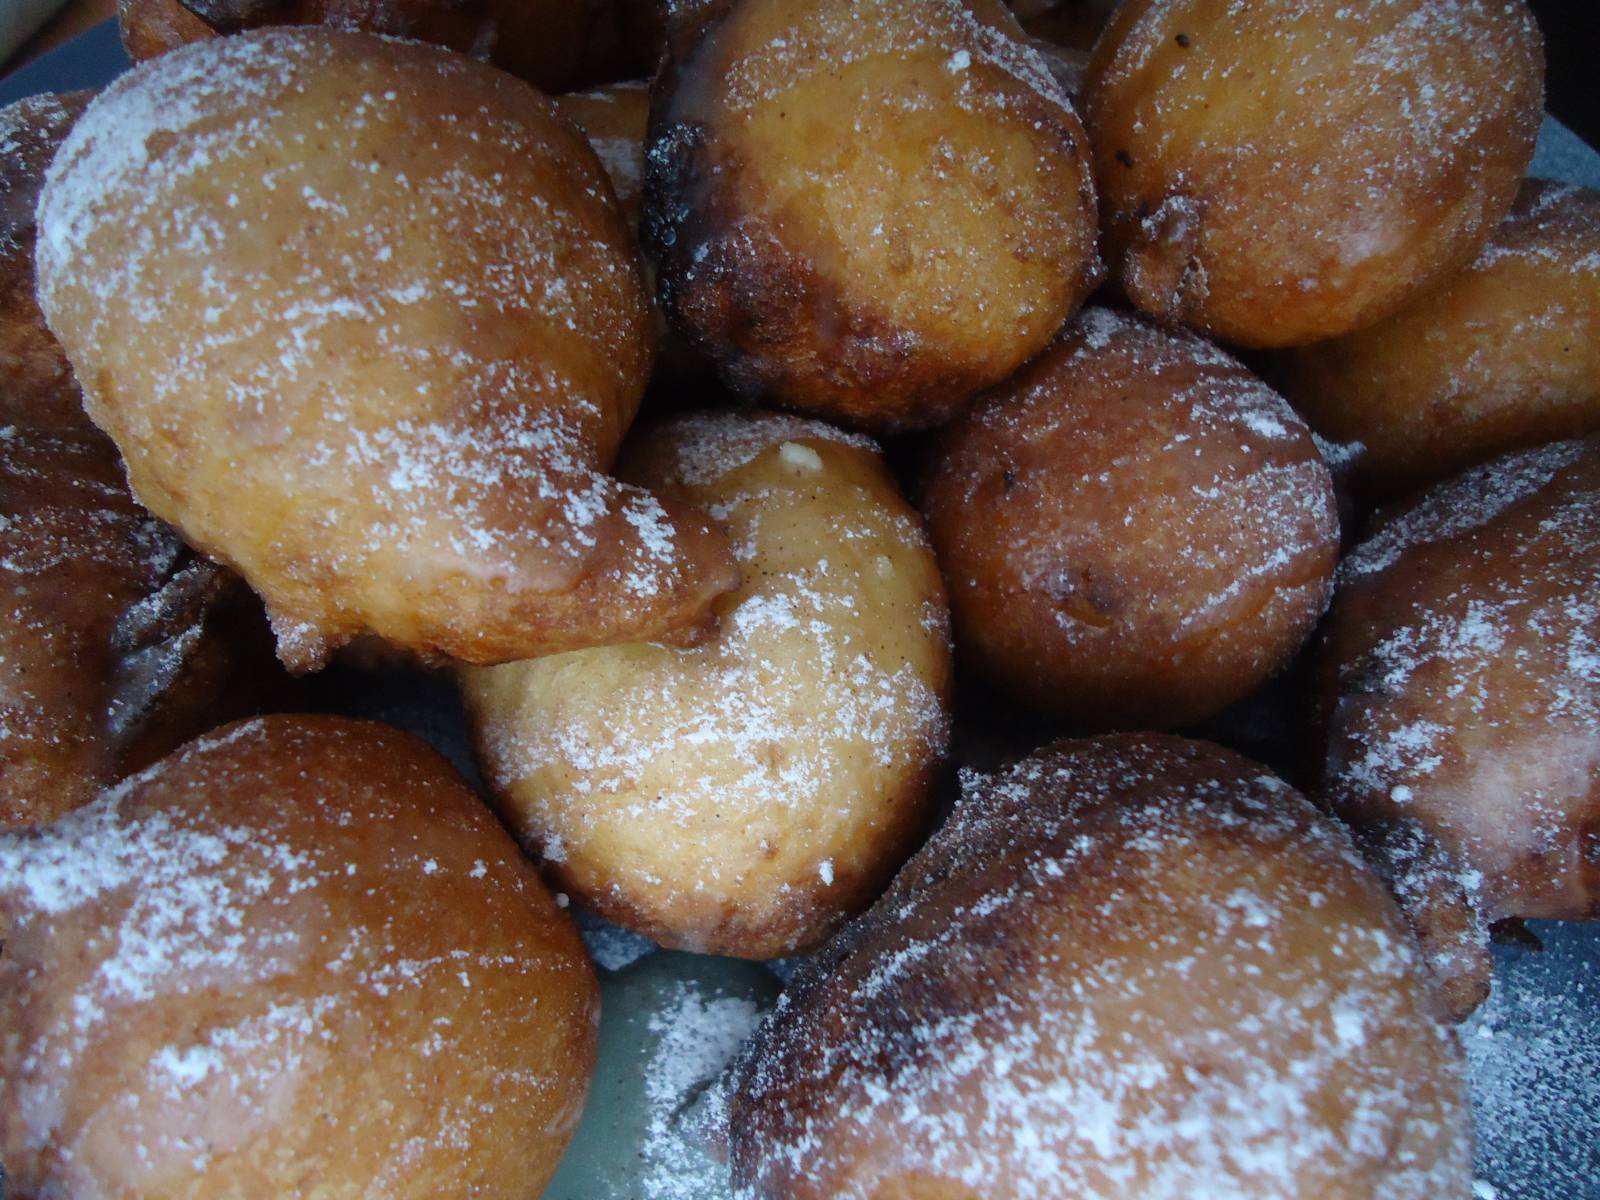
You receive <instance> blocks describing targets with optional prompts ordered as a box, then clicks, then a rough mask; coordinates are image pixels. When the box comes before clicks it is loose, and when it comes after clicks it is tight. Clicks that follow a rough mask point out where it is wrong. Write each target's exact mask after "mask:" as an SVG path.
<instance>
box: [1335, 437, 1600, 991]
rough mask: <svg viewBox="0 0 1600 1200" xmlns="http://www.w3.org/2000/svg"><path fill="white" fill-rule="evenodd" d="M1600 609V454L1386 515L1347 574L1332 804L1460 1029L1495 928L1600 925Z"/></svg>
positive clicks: (1522, 457)
mask: <svg viewBox="0 0 1600 1200" xmlns="http://www.w3.org/2000/svg"><path fill="white" fill-rule="evenodd" d="M1597 594H1600V439H1596V438H1590V439H1588V440H1587V441H1571V442H1557V443H1554V444H1552V445H1549V446H1544V447H1540V448H1537V449H1534V450H1525V451H1519V452H1517V453H1514V454H1510V455H1507V456H1505V457H1503V458H1499V459H1496V460H1495V461H1494V462H1492V463H1489V464H1486V465H1484V466H1481V467H1477V468H1474V469H1473V470H1471V471H1468V472H1467V473H1466V474H1464V475H1462V476H1460V477H1459V478H1457V479H1454V480H1452V481H1450V482H1448V483H1446V484H1443V485H1441V486H1440V487H1438V488H1435V489H1433V490H1432V491H1430V492H1427V493H1425V494H1424V495H1422V496H1420V497H1417V498H1415V499H1413V500H1411V501H1408V502H1406V503H1404V504H1402V505H1401V506H1399V507H1397V508H1395V509H1393V510H1390V511H1389V512H1387V513H1385V514H1381V515H1380V519H1379V521H1378V522H1377V524H1376V525H1375V527H1374V529H1373V531H1372V533H1371V535H1370V536H1369V537H1368V538H1367V539H1366V540H1365V541H1364V542H1363V543H1362V544H1361V545H1360V546H1358V547H1357V548H1356V549H1355V550H1354V551H1353V552H1351V554H1350V555H1349V556H1348V557H1347V558H1346V559H1345V561H1344V562H1343V563H1342V564H1341V566H1340V569H1339V583H1338V590H1337V593H1336V595H1335V598H1334V602H1333V607H1332V609H1331V610H1330V612H1329V614H1328V621H1327V624H1326V632H1325V638H1324V643H1323V646H1322V648H1321V659H1320V672H1319V673H1320V678H1321V684H1320V689H1321V696H1322V707H1323V710H1324V714H1325V715H1324V723H1325V725H1326V728H1327V757H1326V764H1325V773H1326V777H1325V781H1324V789H1325V791H1326V795H1327V798H1328V800H1329V802H1330V803H1331V804H1332V806H1333V808H1334V810H1335V811H1336V812H1337V813H1338V814H1339V815H1340V816H1341V817H1343V818H1344V819H1345V820H1346V821H1349V822H1350V823H1351V824H1352V825H1354V826H1355V827H1357V828H1358V829H1360V830H1363V831H1366V834H1367V836H1368V837H1370V838H1372V839H1373V840H1374V842H1375V844H1376V846H1377V848H1378V849H1379V850H1380V851H1381V852H1382V853H1381V855H1380V857H1381V858H1383V859H1385V860H1387V864H1386V869H1388V870H1389V871H1390V872H1391V874H1395V875H1397V876H1398V877H1399V882H1400V884H1401V887H1402V892H1401V895H1402V899H1403V900H1407V901H1408V904H1407V907H1408V909H1411V910H1414V911H1415V912H1419V913H1421V917H1422V919H1420V920H1419V921H1418V925H1419V929H1420V931H1421V932H1422V933H1423V936H1424V941H1425V944H1427V945H1428V947H1429V948H1430V950H1432V951H1433V952H1434V953H1433V957H1434V961H1435V968H1436V970H1437V971H1438V973H1439V975H1440V978H1441V980H1442V982H1443V983H1444V984H1445V986H1446V988H1447V989H1448V994H1449V995H1450V997H1451V1002H1452V1006H1453V1007H1454V1008H1455V1010H1456V1011H1457V1013H1458V1014H1461V1015H1464V1014H1465V1012H1466V1011H1468V1010H1470V1008H1471V1007H1472V1006H1473V1005H1474V1004H1476V1003H1477V1002H1478V1001H1479V1000H1481V999H1482V998H1483V996H1484V995H1485V994H1487V991H1488V980H1487V970H1488V966H1489V964H1488V959H1487V955H1486V953H1484V952H1483V950H1482V924H1481V923H1482V922H1492V921H1498V920H1501V919H1504V918H1508V917H1518V918H1524V917H1526V918H1533V917H1550V918H1565V919H1584V918H1588V919H1594V918H1596V917H1600V857H1597V856H1596V853H1595V848H1596V845H1597V842H1596V839H1597V838H1600V786H1597V782H1596V774H1595V769H1594V764H1595V762H1596V761H1597V760H1600V609H1597V607H1596V600H1595V597H1596V595H1597ZM1408 863H1410V864H1413V865H1415V866H1417V867H1418V868H1420V869H1422V870H1423V871H1424V872H1425V873H1426V874H1425V877H1423V878H1420V879H1415V878H1412V876H1414V875H1415V874H1416V872H1413V871H1410V870H1407V869H1406V867H1407V864H1408ZM1463 903H1466V904H1468V905H1470V907H1471V908H1472V909H1473V910H1474V911H1475V913H1476V914H1477V916H1478V917H1479V918H1480V922H1479V923H1478V924H1477V925H1476V930H1477V932H1476V938H1477V948H1476V949H1474V946H1473V926H1472V925H1470V924H1469V923H1467V922H1465V921H1464V920H1463V919H1462V917H1461V916H1460V909H1461V906H1462V904H1463ZM1435 930H1436V931H1437V932H1436V933H1435V934H1434V935H1433V936H1430V931H1435Z"/></svg>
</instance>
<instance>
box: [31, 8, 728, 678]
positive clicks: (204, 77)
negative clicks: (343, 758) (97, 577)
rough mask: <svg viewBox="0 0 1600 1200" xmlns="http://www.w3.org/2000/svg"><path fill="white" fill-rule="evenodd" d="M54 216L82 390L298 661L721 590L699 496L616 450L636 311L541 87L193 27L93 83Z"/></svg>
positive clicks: (536, 648) (511, 629)
mask: <svg viewBox="0 0 1600 1200" xmlns="http://www.w3.org/2000/svg"><path fill="white" fill-rule="evenodd" d="M39 211H40V222H41V224H40V232H41V237H40V243H39V248H38V264H39V284H40V297H41V301H42V305H43V308H44V310H45V313H46V315H47V317H48V318H49V320H50V324H51V327H52V328H53V329H54V330H55V332H56V333H57V335H58V336H59V337H60V339H61V341H62V343H63V345H64V346H65V347H66V350H67V354H68V357H69V358H70V359H71V361H72V364H73V368H74V370H75V371H76V373H77V375H78V377H79V379H80V380H81V381H82V383H83V385H84V390H85V394H86V398H87V403H88V405H89V408H90V412H91V414H92V415H93V416H94V418H95V420H96V421H97V422H98V423H100V424H101V425H102V426H103V427H104V428H106V429H107V430H108V431H109V432H110V433H111V435H112V436H113V437H114V438H115V439H116V441H117V444H118V446H119V447H120V448H121V450H122V452H123V455H124V457H125V458H126V460H127V464H128V473H129V478H130V480H131V482H132V484H133V487H134V491H135V493H136V494H137V495H138V496H139V498H140V500H141V501H143V502H144V503H145V504H146V505H147V506H148V507H149V508H150V509H151V510H152V511H154V512H155V513H156V514H157V515H159V516H162V517H165V518H166V519H168V520H170V521H172V522H173V523H174V524H175V525H177V526H178V527H179V528H180V529H181V530H182V531H183V533H184V535H185V536H186V537H187V538H188V539H189V540H190V541H191V542H193V543H194V544H196V545H197V546H199V547H200V548H201V549H203V550H205V551H206V552H207V553H209V554H212V555H214V556H216V557H218V558H221V559H223V560H224V561H227V562H229V563H231V564H233V565H236V566H237V567H238V568H239V570H240V572H241V573H242V574H243V575H244V576H245V577H246V579H247V580H249V582H250V583H251V584H252V585H253V586H254V587H255V588H256V589H257V591H259V592H260V593H261V595H262V597H263V598H264V599H265V600H266V602H267V605H268V607H269V609H270V611H271V614H272V617H273V621H274V625H275V627H276V628H277V630H278V634H279V645H280V654H281V655H282V657H283V658H284V660H285V661H286V662H288V663H290V664H291V665H294V666H297V667H309V666H314V665H316V664H317V663H319V662H320V661H321V660H322V658H323V657H324V655H325V654H326V653H327V651H328V650H329V649H330V648H332V647H335V646H338V645H340V644H342V643H344V642H346V641H348V640H349V639H350V638H351V637H353V636H355V635H356V634H358V633H361V632H363V631H371V632H375V633H377V634H379V635H381V636H383V637H384V638H386V639H388V640H389V641H391V642H393V643H395V644H397V645H400V646H403V647H406V648H410V649H415V650H420V651H423V652H431V653H442V654H447V655H451V656H454V657H457V658H463V659H467V660H470V661H477V662H493V661H503V660H505V659H510V658H517V657H526V656H528V655H532V654H538V653H546V652H551V651H555V650H560V649H567V648H570V647H573V646H578V645H593V644H597V643H605V642H608V641H615V640H620V639H632V638H643V637H662V636H670V635H674V634H678V633H681V632H682V631H683V630H685V629H686V628H687V627H689V626H692V625H694V624H695V623H696V622H697V621H698V620H700V619H701V618H702V617H703V615H704V614H705V612H706V609H707V608H708V606H709V604H710V601H711V599H712V598H713V597H714V596H715V595H716V594H717V593H718V592H720V591H721V590H723V589H724V588H726V587H727V586H730V585H731V583H732V582H733V573H732V567H731V561H730V559H729V557H728V555H727V550H726V547H725V545H724V544H723V542H722V540H721V537H720V535H719V534H717V533H715V532H714V531H713V530H711V529H710V528H709V527H708V526H707V525H706V524H705V521H704V519H703V517H702V516H701V515H700V514H698V513H694V512H692V511H690V510H687V509H684V508H681V507H675V506H665V507H664V506H663V505H662V504H661V503H660V502H659V501H657V500H656V499H655V497H653V496H651V495H649V494H648V493H645V492H643V491H640V490H639V489H636V488H627V487H622V486H620V485H618V484H617V483H615V482H614V481H613V480H611V479H610V478H608V477H607V476H605V475H603V474H601V473H600V472H601V471H602V470H603V469H604V468H605V467H606V466H607V465H608V464H609V462H610V460H611V458H612V456H613V454H614V452H615V450H616V447H617V444H618V442H619V441H620V439H621V436H622V433H623V431H624V430H625V429H626V427H627V425H628V423H629V421H630V420H631V419H632V416H633V412H634V409H635V406H636V405H637V402H638V397H639V394H640V391H641V390H642V388H643V386H644V383H645V380H646V377H647V375H648V371H649V363H650V345H649V343H650V336H649V324H648V322H649V312H648V308H647V306H646V302H645V296H644V293H643V289H642V287H641V285H640V280H639V273H638V267H637V261H636V256H635V254H634V252H633V250H632V248H631V246H630V241H629V234H628V230H627V228H626V226H625V224H624V222H623V220H622V218H621V217H620V215H619V214H618V213H617V211H616V207H615V205H614V203H613V202H612V199H611V196H610V191H609V188H608V186H607V184H606V182H605V179H604V176H603V174H602V172H601V170H600V166H599V164H598V163H597V162H596V161H595V158H594V156H593V153H592V152H591V151H590V149H589V148H588V146H586V145H584V144H583V142H582V140H581V138H579V136H578V135H577V134H576V133H574V132H572V131H571V130H570V128H569V127H568V126H567V125H566V124H565V123H564V122H562V121H560V120H559V119H558V118H557V117H556V116H555V115H554V113H553V111H552V110H551V108H550V106H549V104H548V102H547V101H545V100H544V99H543V98H542V97H540V95H539V94H538V93H537V92H535V91H534V90H533V89H532V88H530V87H528V86H527V85H525V84H522V83H519V82H517V81H515V80H513V79H511V78H509V77H508V76H505V75H503V74H501V73H499V72H497V71H494V70H492V69H490V68H488V67H484V66H482V65H480V64H477V63H474V62H471V61H470V60H466V59H462V58H459V57H457V56H455V55H452V54H449V53H447V52H445V51H441V50H435V49H432V48H428V47H423V46H418V45H411V44H405V43H399V42H392V41H385V40H382V39H379V38H375V37H370V36H366V35H361V34H348V33H334V32H330V31H327V30H319V29H309V28H306V29H280V30H271V31H267V32H263V33H254V34H244V35H240V36H238V37H233V38H224V39H219V40H216V41H212V42H202V43H195V44H194V45H191V46H187V47H184V48H182V49H180V50H177V51H174V52H172V53H171V54H169V55H164V56H162V57H161V58H159V59H155V60H153V61H151V62H150V63H148V64H146V65H144V66H142V67H139V68H137V69H135V70H134V71H133V72H132V73H130V74H129V75H127V76H125V77H123V78H122V79H121V80H119V81H118V82H117V83H115V84H113V85H112V86H111V87H110V88H108V89H107V91H106V92H105V93H104V94H102V96H100V97H99V98H98V99H97V100H96V101H95V103H94V104H93V105H92V106H91V107H90V109H89V111H88V112H87V113H86V114H85V116H84V118H83V119H82V120H81V121H80V123H79V124H78V126H77V127H76V128H75V129H74V131H73V133H72V135H71V136H70V137H69V139H68V141H67V142H66V144H65V145H64V146H63V147H62V150H61V153H60V154H59V155H58V157H57V159H56V161H55V163H54V165H53V167H52V170H51V174H50V178H49V181H48V183H47V185H46V188H45V192H44V195H43V198H42V200H41V202H40V210H39Z"/></svg>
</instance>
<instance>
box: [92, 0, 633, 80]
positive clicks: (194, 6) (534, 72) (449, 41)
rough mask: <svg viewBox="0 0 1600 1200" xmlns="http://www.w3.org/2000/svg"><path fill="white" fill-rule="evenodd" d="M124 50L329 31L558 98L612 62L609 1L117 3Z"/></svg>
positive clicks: (145, 52)
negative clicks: (307, 28) (418, 52)
mask: <svg viewBox="0 0 1600 1200" xmlns="http://www.w3.org/2000/svg"><path fill="white" fill-rule="evenodd" d="M117 20H118V24H119V26H120V28H121V32H122V44H123V46H124V48H126V50H127V51H128V55H129V57H130V58H132V59H133V60H134V61H135V62H143V61H144V60H145V59H147V58H153V57H155V56H156V55H158V54H165V53H166V52H167V51H169V50H174V49H176V48H177V47H179V46H181V45H184V44H186V43H188V42H193V41H200V40H208V39H210V38H213V37H216V36H218V35H219V34H232V33H240V32H243V31H245V30H249V29H259V28H261V27H262V26H266V25H323V26H328V27H330V28H333V29H343V30H359V31H364V32H367V33H382V34H388V35H390V36H392V37H402V38H409V39H411V40H414V41H419V42H431V43H433V44H435V45H438V46H446V47H448V48H449V49H451V50H457V51H460V52H461V53H463V54H469V55H471V56H472V57H474V58H480V59H485V60H487V61H489V62H492V63H493V64H494V65H495V66H497V67H500V68H501V69H502V70H506V71H509V72H511V74H513V75H516V76H518V77H519V78H522V79H526V80H527V81H528V82H530V83H533V84H537V85H538V86H539V87H541V88H545V89H549V90H560V89H561V88H565V87H570V86H572V85H573V84H574V83H578V82H580V81H582V80H585V79H588V78H590V77H591V75H592V72H593V71H594V70H596V69H603V68H604V67H605V66H606V65H608V64H609V62H610V60H611V58H612V57H613V49H612V46H611V39H609V38H608V37H607V36H606V34H607V31H606V29H604V28H602V26H605V25H608V24H609V23H611V22H612V20H613V18H612V16H611V13H610V5H609V4H608V3H606V0H470V2H467V3H462V2H461V0H117Z"/></svg>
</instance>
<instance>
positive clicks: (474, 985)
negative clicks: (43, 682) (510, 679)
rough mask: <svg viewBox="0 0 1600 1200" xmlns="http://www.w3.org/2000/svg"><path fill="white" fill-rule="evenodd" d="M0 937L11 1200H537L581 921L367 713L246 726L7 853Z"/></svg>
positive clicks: (580, 1031)
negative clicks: (455, 1199) (59, 1199)
mask: <svg viewBox="0 0 1600 1200" xmlns="http://www.w3.org/2000/svg"><path fill="white" fill-rule="evenodd" d="M0 931H3V933H4V938H5V953H4V956H3V957H0V1027H3V1028H4V1029H5V1031H6V1036H5V1037H4V1038H3V1039H0V1153H3V1154H4V1157H5V1164H6V1171H7V1176H8V1186H9V1187H10V1189H11V1192H10V1194H12V1195H14V1196H18V1197H20V1198H22V1200H43V1198H44V1197H47V1196H63V1195H71V1196H84V1197H88V1196H95V1197H104V1198H105V1200H134V1198H138V1197H150V1196H163V1197H170V1198H172V1200H202V1198H212V1197H218V1196H292V1195H297V1194H299V1195H311V1194H315V1195H317V1196H322V1197H328V1198H329V1200H343V1198H351V1200H353V1198H355V1197H363V1196H372V1195H374V1194H381V1195H384V1196H388V1197H392V1198H394V1200H404V1198H407V1197H418V1198H421V1197H429V1198H433V1197H439V1196H467V1195H475V1196H482V1197H486V1198H504V1200H533V1197H536V1196H537V1195H538V1194H539V1192H540V1190H541V1188H542V1187H543V1186H544V1182H545V1180H546V1179H547V1178H548V1177H549V1175H550V1172H551V1171H552V1170H553V1169H554V1167H555V1162H556V1159H557V1158H558V1157H559V1156H560V1154H561V1151H562V1149H563V1147H564V1146H565V1144H566V1141H567V1138H568V1136H569V1135H570V1134H571V1131H572V1129H573V1127H574V1126H575V1125H576V1123H577V1120H578V1115H579V1112H580V1110H581V1109H582V1106H583V1098H584V1094H585V1092H586V1090H587V1088H588V1083H589V1075H590V1072H591V1071H592V1070H593V1066H594V1055H595V1029H596V1022H597V1020H598V1016H599V1012H598V994H597V990H596V987H595V981H594V974H593V971H592V969H591V968H590V966H589V964H588V961H587V960H586V958H585V956H584V952H583V946H582V943H581V942H580V940H579V938H578V934H577V931H576V930H575V929H574V928H573V927H572V925H571V923H570V922H569V921H568V919H567V917H566V916H565V914H563V913H562V912H561V911H560V910H559V909H558V908H557V907H556V904H555V902H554V900H553V899H552V898H551V896H550V895H549V893H548V892H546V891H545V890H544V888H543V886H542V885H541V884H540V883H539V880H538V878H537V876H536V875H535V874H534V872H533V869H532V867H530V866H529V865H528V864H527V863H526V862H524V861H523V860H522V859H521V857H520V856H519V855H518V854H517V851H516V847H515V846H514V845H513V844H512V842H511V840H510V839H509V838H508V837H507V836H506V835H505V833H504V832H503V831H502V830H501V829H500V828H499V826H498V825H496V824H495V822H494V819H493V817H492V816H491V815H490V814H489V813H488V811H487V810H485V809H484V808H483V807H482V806H481V805H480V804H479V803H478V801H477V800H476V799H475V798H474V797H473V796H472V794H471V793H470V792H469V791H468V790H467V789H466V787H465V786H464V785H463V784H462V783H461V781H460V780H459V779H458V778H456V777H455V776H454V774H453V773H452V772H451V771H450V769H449V768H448V767H447V766H446V765H445V764H444V762H443V761H442V760H441V759H439V758H438V757H437V756H436V755H435V754H433V752H432V751H430V750H428V749H427V748H426V747H425V746H424V745H423V744H422V743H421V742H419V741H417V740H415V739H413V738H411V737H409V736H406V735H403V734H399V733H397V732H395V731H394V730H388V729H385V728H383V727H382V726H378V725H373V724H369V723H366V722H357V721H349V720H344V719H340V718H331V717H276V718H267V719H264V720H256V721H250V722H244V723H241V724H238V725H234V726H231V727H229V728H227V729H224V730H220V731H218V733H216V734H215V735H213V736H211V737H208V738H205V739H202V740H200V741H197V742H193V743H190V744H189V745H188V746H186V747H185V748H183V749H182V750H179V751H178V752H177V753H175V754H174V755H172V756H171V757H170V758H167V759H166V760H164V761H163V762H162V763H160V764H159V765H158V766H156V767H155V768H153V769H152V770H151V771H149V772H147V773H145V774H143V775H141V776H139V777H137V778H136V779H135V780H133V781H132V782H130V783H129V784H128V785H126V786H124V787H120V788H118V789H116V790H114V791H111V792H107V793H105V794H103V795H102V796H101V797H100V798H99V799H98V800H97V801H96V802H95V803H94V804H92V805H90V806H89V807H88V808H85V809H83V810H81V811H79V812H77V813H75V814H73V815H71V816H69V817H67V818H66V819H64V820H63V821H61V822H59V823H57V824H56V825H54V826H51V827H49V828H47V829H38V830H32V831H26V832H21V833H9V834H0Z"/></svg>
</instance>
